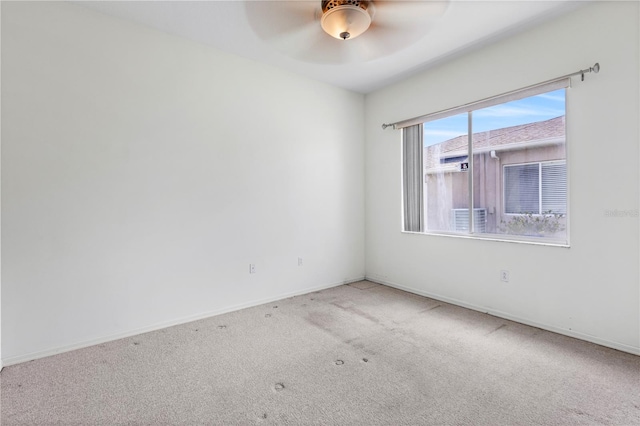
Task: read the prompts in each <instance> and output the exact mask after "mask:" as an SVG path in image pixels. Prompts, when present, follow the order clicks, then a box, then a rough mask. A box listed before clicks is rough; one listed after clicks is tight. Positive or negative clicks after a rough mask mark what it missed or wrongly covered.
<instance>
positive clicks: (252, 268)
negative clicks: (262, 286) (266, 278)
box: [249, 263, 256, 274]
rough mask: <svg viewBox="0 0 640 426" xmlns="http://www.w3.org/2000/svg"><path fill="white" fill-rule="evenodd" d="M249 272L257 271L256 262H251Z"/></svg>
mask: <svg viewBox="0 0 640 426" xmlns="http://www.w3.org/2000/svg"><path fill="white" fill-rule="evenodd" d="M249 273H250V274H255V273H256V264H255V263H250V264H249Z"/></svg>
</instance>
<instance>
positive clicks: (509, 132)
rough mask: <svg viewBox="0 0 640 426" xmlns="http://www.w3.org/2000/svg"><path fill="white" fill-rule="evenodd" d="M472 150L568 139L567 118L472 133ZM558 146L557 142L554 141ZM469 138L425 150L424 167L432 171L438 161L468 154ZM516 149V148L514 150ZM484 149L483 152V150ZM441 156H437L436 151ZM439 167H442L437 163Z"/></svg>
mask: <svg viewBox="0 0 640 426" xmlns="http://www.w3.org/2000/svg"><path fill="white" fill-rule="evenodd" d="M472 136H473V148H474V150H475V151H487V150H490V149H492V148H494V149H495V150H505V149H509V146H510V145H515V146H518V145H522V144H523V143H526V145H529V144H533V143H536V142H538V141H545V140H550V141H553V140H556V141H557V139H559V138H564V136H565V116H564V115H561V116H560V117H556V118H551V119H549V120H544V121H536V122H534V123H527V124H520V125H518V126H511V127H503V128H501V129H495V130H489V131H486V132H478V133H473V135H472ZM555 143H557V142H555ZM467 144H468V141H467V135H462V136H458V137H455V138H453V139H449V140H446V141H444V142H440V143H439V144H435V145H431V146H428V147H426V148H425V149H424V154H425V166H426V167H427V168H432V167H434V166H435V165H436V161H437V160H436V158H439V159H440V160H441V161H442V159H445V158H448V157H460V156H461V155H465V156H466V155H467V154H466V152H467ZM515 146H514V148H515ZM483 148H484V149H483ZM437 151H439V154H438V155H436V152H437ZM438 164H440V163H439V162H438Z"/></svg>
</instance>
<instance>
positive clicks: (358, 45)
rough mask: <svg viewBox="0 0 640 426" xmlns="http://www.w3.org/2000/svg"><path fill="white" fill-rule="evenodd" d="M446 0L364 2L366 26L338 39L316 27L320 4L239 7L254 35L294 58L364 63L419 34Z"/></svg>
mask: <svg viewBox="0 0 640 426" xmlns="http://www.w3.org/2000/svg"><path fill="white" fill-rule="evenodd" d="M449 3H450V0H442V1H415V0H414V1H399V0H379V1H374V2H372V3H370V5H369V12H370V13H371V16H372V23H371V27H370V28H369V30H367V31H366V32H365V33H364V34H362V35H360V36H359V37H357V38H354V39H351V40H346V41H344V40H338V39H335V38H333V37H331V36H329V35H328V34H326V33H325V32H324V31H323V30H322V27H321V25H320V19H321V17H322V10H321V2H320V0H317V1H249V2H246V5H245V11H246V14H247V19H248V21H249V24H250V26H251V27H252V29H253V30H254V32H255V34H256V35H257V36H258V37H259V38H261V39H263V40H265V41H266V42H268V43H270V44H272V45H273V46H274V47H275V48H276V49H277V50H279V51H280V52H282V53H283V54H285V55H287V56H290V57H292V58H294V59H297V60H300V61H304V62H312V63H321V64H337V63H349V62H356V61H359V62H365V61H369V60H373V59H376V58H380V57H382V56H386V55H390V54H393V53H395V52H397V51H399V50H402V49H403V48H405V47H407V46H409V45H410V44H413V43H415V42H416V41H418V40H420V39H421V38H422V37H424V36H425V35H426V34H427V33H428V32H429V31H430V30H431V28H432V27H433V22H434V21H435V20H436V19H437V18H438V17H440V16H442V15H443V14H444V13H445V12H446V10H447V8H448V6H449Z"/></svg>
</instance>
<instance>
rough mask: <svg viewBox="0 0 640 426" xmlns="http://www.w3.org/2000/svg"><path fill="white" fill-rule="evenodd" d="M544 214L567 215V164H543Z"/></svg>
mask: <svg viewBox="0 0 640 426" xmlns="http://www.w3.org/2000/svg"><path fill="white" fill-rule="evenodd" d="M541 209H542V212H544V213H560V214H566V213H567V165H566V163H543V164H542V207H541Z"/></svg>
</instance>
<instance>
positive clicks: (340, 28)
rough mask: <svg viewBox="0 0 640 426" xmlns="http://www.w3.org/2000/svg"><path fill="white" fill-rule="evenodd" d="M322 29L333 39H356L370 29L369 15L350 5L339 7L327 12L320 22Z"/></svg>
mask: <svg viewBox="0 0 640 426" xmlns="http://www.w3.org/2000/svg"><path fill="white" fill-rule="evenodd" d="M320 24H321V25H322V29H323V30H324V31H325V32H326V33H327V34H329V35H330V36H331V37H335V38H337V39H341V40H346V39H352V38H356V37H358V36H359V35H361V34H362V33H364V32H365V31H367V28H369V25H371V16H369V13H368V12H367V11H366V10H364V9H362V8H360V7H358V6H353V5H350V4H345V5H342V6H337V7H334V8H332V9H329V10H327V11H326V12H325V13H324V15H322V20H321V21H320Z"/></svg>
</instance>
